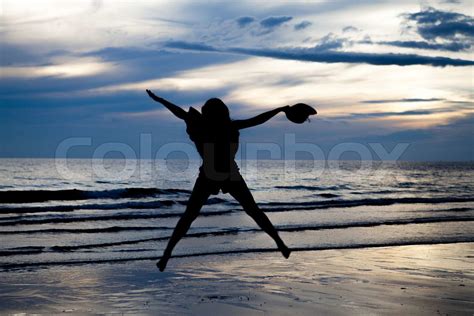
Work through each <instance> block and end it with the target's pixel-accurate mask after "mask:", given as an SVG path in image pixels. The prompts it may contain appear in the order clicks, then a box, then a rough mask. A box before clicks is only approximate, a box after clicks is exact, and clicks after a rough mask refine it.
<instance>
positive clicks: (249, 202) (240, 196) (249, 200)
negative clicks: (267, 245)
mask: <svg viewBox="0 0 474 316" xmlns="http://www.w3.org/2000/svg"><path fill="white" fill-rule="evenodd" d="M237 181H238V182H236V183H234V184H233V185H232V189H231V190H229V193H230V195H232V196H233V197H234V198H235V199H236V200H237V201H238V202H239V203H240V205H242V207H243V208H244V211H245V212H246V213H247V214H248V215H250V217H252V218H253V219H254V221H255V222H256V223H257V224H258V226H260V228H262V229H263V231H264V232H266V233H267V234H268V235H270V237H272V238H273V240H275V242H276V244H277V246H278V249H279V250H280V251H281V253H282V254H283V256H284V257H285V258H288V257H289V256H290V253H291V250H290V249H288V247H287V246H286V245H285V243H284V242H283V240H281V238H280V236H279V235H278V232H277V231H276V229H275V227H273V224H272V223H271V222H270V220H269V219H268V217H267V215H265V213H264V212H263V211H262V210H261V209H260V208H259V207H258V205H257V203H255V200H254V198H253V196H252V193H250V190H249V188H248V187H247V184H246V183H245V180H244V179H241V180H237Z"/></svg>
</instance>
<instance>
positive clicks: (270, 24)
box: [260, 16, 293, 29]
mask: <svg viewBox="0 0 474 316" xmlns="http://www.w3.org/2000/svg"><path fill="white" fill-rule="evenodd" d="M292 19H293V17H291V16H270V17H268V18H265V19H263V20H261V21H260V25H261V26H262V27H264V28H267V29H273V28H276V27H278V26H280V25H282V24H283V23H285V22H288V21H290V20H292Z"/></svg>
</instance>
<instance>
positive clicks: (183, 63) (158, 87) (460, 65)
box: [0, 0, 474, 161]
mask: <svg viewBox="0 0 474 316" xmlns="http://www.w3.org/2000/svg"><path fill="white" fill-rule="evenodd" d="M0 9H1V15H2V19H1V21H0V34H1V37H0V53H1V59H0V63H1V73H0V81H1V82H0V157H55V155H58V148H61V145H64V144H65V143H66V144H68V140H70V143H71V144H76V145H75V146H73V147H71V148H70V150H69V151H68V152H67V155H68V157H83V158H86V157H94V156H95V155H97V152H98V149H99V148H101V149H104V148H105V147H104V146H106V148H109V149H110V150H109V151H110V152H109V153H107V155H108V156H107V157H109V156H110V157H114V155H128V154H127V153H124V152H123V151H122V153H120V148H124V147H127V148H131V149H132V151H133V152H134V154H133V155H132V156H136V157H138V158H149V157H144V156H143V155H142V154H143V152H144V151H146V152H148V155H151V156H152V157H155V156H156V155H158V152H160V148H161V149H162V148H163V146H166V145H168V146H169V147H167V148H180V146H182V147H183V148H189V144H190V141H189V140H188V139H187V134H186V132H185V126H184V124H183V123H182V122H180V121H179V120H178V119H176V118H175V117H173V116H172V115H171V114H170V113H168V112H167V111H166V110H165V109H164V108H163V107H162V106H161V105H160V104H158V103H155V102H153V101H152V100H151V99H149V98H148V96H147V95H146V93H145V89H151V90H153V91H154V92H155V93H156V94H157V95H160V96H162V97H164V98H166V99H168V100H170V101H171V102H173V103H175V104H178V105H180V106H183V107H184V108H185V109H188V108H189V107H190V106H192V107H196V108H198V109H199V108H200V107H201V106H202V104H204V102H205V101H206V100H207V99H209V98H212V97H218V98H220V99H222V100H223V101H224V102H225V103H226V104H227V105H228V106H229V108H230V110H231V116H232V118H234V119H242V118H247V117H251V116H254V115H256V114H259V113H261V112H262V111H266V110H269V109H272V108H275V107H279V106H284V105H287V104H290V105H291V104H294V103H298V102H304V103H307V104H310V105H313V106H314V107H315V108H316V109H317V111H318V115H317V116H316V117H314V118H312V119H311V122H309V123H304V124H301V125H296V124H293V123H291V122H289V121H288V120H287V119H286V118H285V117H284V115H283V114H281V115H279V116H278V117H275V118H274V119H272V120H271V121H270V122H268V123H267V124H265V125H262V126H259V127H255V128H253V129H248V130H244V131H242V132H241V142H242V146H241V147H242V148H243V149H242V150H245V148H246V146H247V145H248V144H251V145H253V146H257V147H258V146H259V144H261V145H262V148H263V147H265V144H277V145H278V146H283V145H285V142H286V141H287V140H288V139H293V140H294V141H295V142H296V143H306V144H314V145H316V146H318V147H319V148H321V150H322V152H323V153H324V157H330V156H331V155H330V154H331V151H333V152H334V149H335V148H339V149H340V148H341V146H342V148H349V149H350V148H355V147H354V146H352V147H351V145H350V144H359V145H360V146H365V147H366V148H368V149H369V151H370V153H371V154H372V156H373V157H374V158H376V157H377V153H376V152H374V148H383V149H384V150H385V151H386V152H387V153H390V152H392V150H395V149H396V148H397V146H402V147H403V148H404V150H403V151H400V154H399V155H398V156H397V157H395V156H393V157H395V158H396V159H401V160H415V161H426V160H429V161H472V160H474V151H473V148H474V106H473V105H474V103H473V102H474V101H473V96H474V95H473V69H474V68H473V65H474V59H473V45H474V19H473V3H472V2H471V1H463V0H430V1H420V2H417V1H403V0H402V1H383V0H380V1H366V0H360V1H352V0H339V1H304V0H298V1H227V2H223V1H191V0H177V1H151V0H148V1H106V0H104V1H101V0H93V1H85V0H81V1H75V0H69V1H67V2H66V1H61V0H59V1H46V0H38V1H22V0H2V2H1V8H0ZM288 135H290V136H288ZM79 138H80V139H79ZM77 139H79V140H77ZM81 139H82V140H81ZM84 139H86V140H84ZM116 144H121V145H118V147H116V149H117V151H116V152H114V146H116ZM170 144H171V145H170ZM246 144H247V145H246ZM255 144H256V145H255ZM345 144H346V145H345ZM347 144H349V145H347ZM370 144H372V145H370ZM374 144H376V145H374ZM404 144H406V145H404ZM79 145H80V146H79ZM286 145H288V144H286ZM107 146H108V147H107ZM146 146H149V148H148V149H147V150H143V148H144V147H146ZM173 146H174V147H173ZM344 146H346V147H344ZM377 146H378V147H377ZM380 146H381V147H380ZM402 147H400V148H402ZM140 149H142V150H140ZM100 152H101V153H103V152H104V150H101V151H100ZM127 152H129V151H127ZM282 152H284V150H282ZM104 155H105V154H104ZM180 155H182V154H180V153H179V152H178V151H177V152H175V153H171V154H170V156H169V157H171V158H173V157H175V156H176V158H182V157H181V156H180ZM261 155H262V156H261V157H263V158H265V157H266V156H265V152H262V154H261ZM333 156H334V155H333ZM356 156H357V155H356ZM259 157H260V156H259ZM341 157H342V156H341ZM344 157H347V158H350V157H351V155H350V153H348V155H347V156H344ZM344 157H343V158H344ZM281 158H285V157H284V155H283V154H282V157H281Z"/></svg>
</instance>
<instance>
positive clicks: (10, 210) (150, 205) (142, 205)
mask: <svg viewBox="0 0 474 316" xmlns="http://www.w3.org/2000/svg"><path fill="white" fill-rule="evenodd" d="M225 202H227V201H226V200H224V199H220V198H211V199H209V200H208V201H207V204H209V205H211V204H217V203H225ZM174 204H180V205H186V204H187V201H186V200H157V201H145V202H143V201H137V202H135V201H130V202H121V203H101V204H83V205H55V206H19V207H17V206H15V207H0V214H24V213H45V212H50V213H62V212H73V211H76V210H120V209H156V208H162V207H169V206H172V205H174ZM230 204H235V203H230Z"/></svg>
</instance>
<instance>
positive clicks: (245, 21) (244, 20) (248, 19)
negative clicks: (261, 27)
mask: <svg viewBox="0 0 474 316" xmlns="http://www.w3.org/2000/svg"><path fill="white" fill-rule="evenodd" d="M235 21H236V22H237V25H238V26H240V27H246V26H247V25H249V24H251V23H252V22H254V21H255V18H254V17H253V16H242V17H240V18H237V19H236V20H235Z"/></svg>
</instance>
